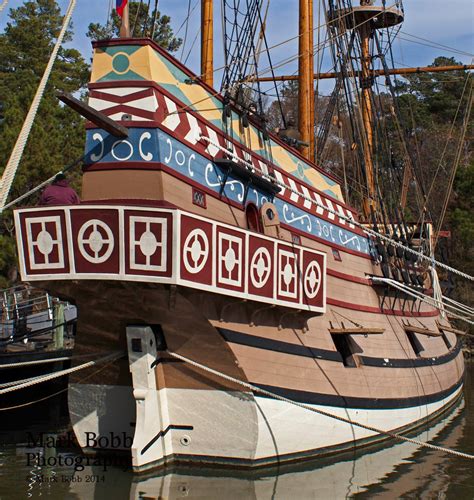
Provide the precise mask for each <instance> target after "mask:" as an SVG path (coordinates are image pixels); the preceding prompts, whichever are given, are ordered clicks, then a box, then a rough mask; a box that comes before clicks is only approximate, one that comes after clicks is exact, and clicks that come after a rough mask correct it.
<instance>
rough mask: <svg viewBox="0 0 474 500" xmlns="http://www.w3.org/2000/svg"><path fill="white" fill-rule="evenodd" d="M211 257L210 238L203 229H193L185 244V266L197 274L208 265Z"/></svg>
mask: <svg viewBox="0 0 474 500" xmlns="http://www.w3.org/2000/svg"><path fill="white" fill-rule="evenodd" d="M208 257H209V240H208V238H207V235H206V233H205V232H204V231H203V230H202V229H194V230H193V231H191V232H190V233H189V234H188V236H187V238H186V240H185V242H184V246H183V263H184V267H185V268H186V270H187V271H188V272H190V273H191V274H196V273H198V272H199V271H201V270H202V268H203V267H204V266H205V265H206V262H207V258H208Z"/></svg>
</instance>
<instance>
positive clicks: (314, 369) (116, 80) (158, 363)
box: [15, 0, 464, 471]
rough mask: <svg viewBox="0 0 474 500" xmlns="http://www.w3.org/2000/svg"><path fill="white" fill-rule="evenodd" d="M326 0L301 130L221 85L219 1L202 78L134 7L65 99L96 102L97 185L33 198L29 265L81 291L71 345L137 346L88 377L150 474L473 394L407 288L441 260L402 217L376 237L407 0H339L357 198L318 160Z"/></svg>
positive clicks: (115, 440)
mask: <svg viewBox="0 0 474 500" xmlns="http://www.w3.org/2000/svg"><path fill="white" fill-rule="evenodd" d="M311 3H312V2H307V1H305V0H301V1H300V35H299V43H300V59H299V61H300V62H299V64H300V71H299V95H300V98H299V99H300V100H299V116H300V119H299V136H298V137H299V138H298V139H297V140H296V142H293V143H292V144H289V143H288V141H285V140H284V138H283V139H282V137H281V136H280V135H277V134H274V133H272V132H271V131H269V130H268V129H267V127H266V126H265V121H264V120H262V119H261V117H260V116H259V115H258V114H257V113H255V112H254V111H253V110H252V109H250V108H246V107H245V106H244V105H243V104H242V103H241V102H239V101H238V99H236V98H235V96H232V95H229V93H227V94H226V93H225V94H224V95H220V93H219V92H218V91H216V90H215V89H214V88H213V87H212V83H213V82H212V76H213V61H212V1H210V0H203V2H202V17H203V22H202V29H203V33H202V41H203V44H202V71H201V72H202V74H201V75H200V76H199V75H195V74H193V73H192V72H191V71H190V70H189V69H187V68H186V67H185V66H183V65H182V64H181V63H180V62H179V61H178V60H177V59H175V58H174V57H173V56H172V55H171V54H169V53H168V52H166V51H165V50H164V49H162V48H161V47H159V46H158V45H157V44H156V43H155V42H153V41H152V40H151V39H148V38H139V39H137V38H130V37H129V31H128V26H127V16H128V14H127V7H126V8H125V11H124V22H123V26H122V28H123V29H122V37H121V38H117V39H110V40H104V41H97V42H94V56H93V62H92V73H91V80H90V84H89V101H88V105H85V104H83V103H80V102H78V101H76V100H74V99H73V98H71V97H68V96H63V100H65V101H66V102H67V103H68V104H69V105H71V106H73V107H75V108H76V109H78V110H79V111H80V112H82V113H83V114H84V116H86V117H87V118H88V119H89V121H88V122H87V125H86V128H87V145H86V151H87V155H86V165H85V167H84V169H83V179H82V193H81V199H82V203H81V204H80V205H74V206H54V207H51V206H49V207H34V208H23V209H19V210H17V211H16V212H15V221H16V231H17V239H18V251H19V261H20V267H21V275H22V279H23V280H25V281H28V282H31V283H34V284H35V286H38V287H41V288H43V289H45V290H47V291H48V292H49V293H51V294H53V295H55V296H58V297H61V298H64V299H66V300H69V301H71V302H73V303H74V304H75V305H76V306H77V308H78V323H77V335H76V341H75V348H74V353H75V354H78V355H84V354H88V353H92V352H93V353H98V352H103V353H104V354H105V353H109V352H111V351H117V350H119V351H120V350H121V351H123V353H124V355H123V357H122V358H121V359H119V360H118V361H115V362H114V363H109V364H108V365H107V366H105V367H104V368H103V369H102V370H101V371H100V372H99V373H97V374H95V375H91V376H87V372H85V373H84V372H79V373H74V374H71V376H70V379H69V395H68V404H69V412H70V418H71V422H72V426H73V428H74V432H75V434H76V437H77V440H78V442H79V444H80V446H81V447H82V448H83V449H84V451H87V452H94V451H95V452H112V453H116V452H117V451H120V450H122V451H124V452H126V453H129V454H130V456H131V460H132V464H133V468H134V470H136V471H143V470H146V469H149V468H151V467H155V466H160V465H165V464H168V463H173V462H178V463H181V462H190V463H192V462H197V463H207V464H214V465H233V466H236V467H239V466H240V467H256V466H262V465H269V464H274V463H282V462H285V461H295V460H302V459H307V458H309V457H315V456H319V455H328V454H332V453H337V452H341V451H344V450H349V449H353V448H354V447H359V446H363V445H364V444H367V443H369V442H372V441H376V440H380V439H383V438H385V436H384V435H383V432H387V431H390V432H403V431H406V430H408V429H411V428H413V427H416V426H419V425H421V424H422V423H424V422H425V421H427V420H429V419H432V418H434V417H435V416H436V415H437V414H439V413H440V412H442V411H444V410H445V409H446V408H447V407H448V406H449V405H451V404H453V403H454V402H455V401H456V400H457V399H458V398H459V397H460V394H461V391H462V385H463V383H462V379H463V372H464V364H463V356H462V352H461V349H460V341H459V340H458V338H457V336H456V330H455V329H454V328H452V326H450V323H449V321H448V319H447V317H446V314H445V313H444V312H443V310H440V308H439V307H435V305H433V304H432V303H430V302H429V301H428V302H427V301H423V300H418V299H417V298H416V297H415V298H413V294H412V293H411V292H410V291H414V292H423V293H425V294H427V295H428V296H429V295H430V294H431V295H432V294H433V290H432V289H433V288H435V284H436V277H435V271H434V270H431V269H428V267H427V266H426V262H425V260H423V259H418V258H416V257H415V258H411V254H410V253H409V252H407V251H404V250H403V249H402V250H401V252H399V251H398V250H399V249H400V247H397V248H395V246H391V245H390V244H389V243H387V241H388V240H387V238H388V239H390V238H392V239H395V238H396V234H397V233H396V229H393V230H390V229H389V230H387V232H386V233H385V235H386V239H380V238H378V237H375V236H373V234H367V231H368V229H371V228H376V229H377V228H379V227H380V222H379V219H378V215H377V214H380V213H381V208H380V200H379V197H378V196H377V194H376V179H375V176H374V175H373V162H374V160H373V149H374V142H375V141H376V137H375V136H374V134H373V133H372V131H373V129H374V122H373V113H372V111H371V84H370V80H371V77H372V76H373V75H372V73H371V71H372V66H371V64H372V62H371V61H372V59H371V57H370V54H369V52H368V51H369V46H370V45H371V43H369V40H372V38H373V34H374V32H376V31H377V30H382V29H386V28H390V27H393V26H395V25H397V24H399V23H400V22H401V21H402V20H403V17H404V14H403V10H401V8H400V5H401V4H400V2H396V6H395V7H390V8H385V6H384V5H374V2H361V5H360V6H359V5H358V6H355V7H350V8H349V7H348V9H349V11H347V12H346V11H344V12H340V11H333V12H332V14H333V15H336V16H339V17H343V18H345V19H350V20H351V21H350V22H349V21H347V22H345V24H344V25H343V26H342V28H341V29H343V30H346V31H347V32H348V33H353V36H354V37H355V38H357V40H358V41H359V44H360V47H361V48H362V52H361V54H362V59H361V66H360V74H359V75H357V78H358V79H360V80H361V81H362V82H363V83H364V84H363V85H362V86H361V87H362V89H361V93H360V106H361V108H360V109H361V110H362V115H363V117H362V118H363V122H364V124H365V135H364V138H363V141H362V142H361V144H362V146H361V148H360V151H361V153H362V155H363V159H364V164H365V167H366V179H365V180H366V184H367V193H368V195H367V197H366V199H365V200H364V202H363V211H362V212H361V213H358V211H357V210H356V209H355V208H353V207H351V206H350V205H348V204H347V203H346V201H345V198H344V195H343V190H342V188H341V183H340V181H339V180H338V179H337V178H336V177H334V176H333V175H332V174H331V173H328V172H327V171H325V170H323V169H322V168H320V167H319V166H318V164H316V163H314V162H313V158H314V149H313V148H314V140H313V135H314V134H313V124H314V99H313V93H314V91H313V73H314V70H313V62H312V60H313V50H312V47H313V43H314V42H313V39H312V36H313V29H312V26H313V24H312V22H313V21H312V5H311ZM383 4H384V3H383ZM374 19H375V20H376V21H374ZM369 21H370V22H369ZM353 76H354V75H353ZM374 214H375V216H374ZM373 216H374V217H375V222H374V220H373V218H372V217H373ZM395 226H396V225H395V224H393V225H392V227H393V228H395ZM416 231H418V232H417V233H416ZM415 233H416V234H417V235H418V238H411V239H410V241H409V244H410V248H411V249H412V250H415V251H418V252H420V253H424V254H425V255H426V256H427V257H428V258H431V257H432V256H431V254H430V250H429V248H427V246H426V245H425V246H423V245H422V243H421V242H422V240H423V241H424V242H425V243H426V242H429V241H430V227H429V225H425V226H424V227H423V228H421V229H420V228H415V229H413V230H412V233H411V234H412V236H413V235H414V234H415ZM398 241H402V238H401V237H399V239H398ZM402 242H403V241H402ZM405 244H406V246H407V245H408V243H407V242H406V241H405ZM384 279H386V280H388V281H386V282H384V281H383V280H384ZM390 280H392V281H396V282H397V283H399V284H400V286H403V287H404V290H406V291H399V290H398V289H396V288H393V287H391V286H390V284H389V281H390ZM441 309H442V308H441ZM173 354H177V355H179V356H182V357H184V358H185V359H186V360H190V361H193V362H195V363H198V364H199V365H202V366H204V367H207V368H209V369H211V370H213V371H206V370H203V369H202V366H197V365H193V364H190V363H189V362H187V361H184V360H183V359H178V358H177V357H176V356H174V355H173ZM220 374H224V375H226V376H228V377H231V379H229V378H228V379H224V378H222V376H220ZM236 381H240V382H243V383H248V384H251V386H252V387H254V388H255V387H257V388H260V389H262V390H265V391H268V393H271V394H276V395H278V396H281V397H283V398H286V399H285V400H283V401H282V400H279V399H277V398H273V397H270V396H268V393H267V394H262V393H259V392H258V391H255V390H252V389H249V388H248V386H243V385H242V384H241V383H238V382H236ZM289 400H291V401H292V402H296V403H304V404H305V405H308V406H311V407H312V408H315V409H323V410H324V411H326V412H328V413H331V414H332V415H334V416H336V417H342V418H343V419H346V420H350V421H353V422H354V423H365V424H367V425H370V426H373V427H374V428H377V429H380V431H381V433H382V434H381V433H378V432H374V431H370V430H368V429H367V428H361V427H359V426H357V425H356V424H354V425H350V424H348V423H347V422H345V421H341V420H335V419H334V418H329V417H327V416H324V415H322V414H320V413H317V412H310V411H307V409H305V408H302V407H299V406H297V405H295V404H292V403H290V402H288V401H289Z"/></svg>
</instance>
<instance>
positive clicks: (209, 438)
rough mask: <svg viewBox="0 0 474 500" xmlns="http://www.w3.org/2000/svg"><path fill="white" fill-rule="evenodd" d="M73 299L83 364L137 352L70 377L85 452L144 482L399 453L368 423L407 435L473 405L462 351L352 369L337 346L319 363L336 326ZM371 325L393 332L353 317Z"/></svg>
mask: <svg viewBox="0 0 474 500" xmlns="http://www.w3.org/2000/svg"><path fill="white" fill-rule="evenodd" d="M70 286H71V285H70V284H68V283H66V282H64V283H63V286H60V287H59V288H61V290H59V289H58V290H56V291H57V292H61V293H62V294H65V295H66V296H67V295H68V292H69V291H70V289H69V288H70ZM73 286H74V289H75V292H76V297H77V298H78V306H79V309H80V311H83V312H84V313H83V314H80V316H79V317H80V320H79V324H78V332H79V334H78V339H77V343H76V348H75V349H76V353H78V354H84V353H87V352H91V351H92V350H95V351H96V352H97V349H98V348H99V351H102V352H103V353H104V354H108V353H110V352H111V351H116V350H117V348H122V349H123V352H124V357H123V358H122V359H120V360H119V361H116V362H114V363H112V364H110V365H109V366H105V367H102V368H100V367H99V369H100V371H99V372H98V373H96V374H95V375H94V374H92V375H91V374H90V373H87V372H86V373H85V374H77V375H76V374H73V375H72V376H71V379H70V382H69V394H68V398H69V411H70V415H71V421H72V424H73V428H74V431H75V433H76V436H77V439H78V442H79V443H80V445H81V447H82V448H83V449H84V451H86V452H93V453H95V452H100V453H102V452H106V453H116V452H126V453H127V454H131V458H132V464H133V468H134V470H135V471H137V472H140V471H144V470H148V469H150V468H154V467H160V466H164V465H166V464H169V463H188V462H189V463H207V464H209V465H216V466H222V465H223V466H225V465H232V466H235V467H244V468H252V467H261V466H268V465H272V464H275V463H282V462H286V461H288V462H292V461H299V460H305V459H309V458H313V457H318V456H325V455H330V454H335V453H343V452H346V451H347V450H351V449H354V448H359V447H363V446H366V445H368V444H370V443H372V442H374V441H379V440H382V439H387V436H385V435H384V434H383V433H382V434H380V433H375V432H371V431H368V430H365V429H362V428H360V427H358V426H357V423H361V424H364V425H369V426H372V427H374V428H376V429H379V430H380V431H382V432H406V431H408V430H409V429H412V428H414V427H417V426H420V425H422V424H423V423H425V422H426V421H429V420H431V419H434V418H435V417H436V416H437V415H438V414H439V413H441V412H443V411H444V410H445V409H446V408H447V407H449V406H450V405H451V404H453V403H454V402H455V401H456V400H457V399H458V398H459V396H460V394H461V392H462V375H463V358H462V352H461V350H460V344H459V343H455V341H454V345H453V348H452V349H451V350H449V351H448V352H447V353H445V354H443V355H441V356H438V357H431V358H424V359H423V358H422V359H420V358H418V359H417V360H414V359H412V360H410V359H408V358H405V360H402V359H401V358H400V359H398V360H397V359H395V358H391V359H390V362H387V361H388V359H387V358H385V359H384V358H381V357H379V358H378V357H376V356H372V357H371V358H370V359H369V357H366V358H364V357H362V359H363V363H360V364H359V366H357V367H349V366H345V365H344V364H343V363H342V362H341V360H340V359H338V356H337V355H338V352H337V351H336V349H333V350H332V354H331V351H330V350H329V349H327V345H326V344H325V342H323V341H320V343H319V349H318V345H317V342H315V341H314V340H315V337H317V334H318V333H317V332H318V331H319V330H320V326H319V325H321V324H323V323H322V322H323V321H325V319H324V318H325V316H326V315H324V316H319V317H315V318H312V319H310V320H308V321H307V322H306V325H307V331H306V332H305V333H304V334H303V333H302V332H301V325H300V326H299V328H300V329H299V330H298V323H297V321H296V320H295V321H294V323H293V326H294V328H291V326H292V325H291V320H288V319H286V321H287V323H286V324H285V327H283V328H279V325H278V324H277V323H278V321H277V318H276V317H273V316H271V315H270V316H267V317H265V316H263V317H262V316H261V315H260V316H259V318H260V322H258V321H256V322H255V323H254V325H253V326H249V325H248V323H247V324H246V322H243V321H242V320H243V319H244V318H248V317H249V315H251V314H252V310H253V312H255V309H258V307H257V306H258V305H256V306H254V308H253V309H252V304H248V303H247V304H242V303H241V302H235V303H233V304H231V306H230V307H228V309H227V310H226V311H224V313H223V314H222V307H223V304H228V299H226V298H225V297H215V296H214V295H213V294H210V293H206V292H201V293H197V292H192V293H189V291H185V290H184V291H183V293H179V292H176V293H173V292H172V291H171V290H170V289H169V287H164V286H152V287H146V288H144V287H142V286H140V285H139V284H133V285H130V284H123V283H113V284H111V283H102V284H101V285H100V286H99V287H98V285H97V284H92V282H83V283H82V287H78V283H75V284H74V285H73ZM97 287H98V288H97ZM92 288H94V290H92ZM78 289H82V293H78ZM97 297H99V298H100V297H103V298H104V299H103V303H101V301H100V299H97ZM106 297H114V298H115V301H114V302H113V303H112V302H111V301H110V300H108V299H106ZM145 297H146V300H145ZM137 298H140V300H137ZM137 304H142V307H137ZM333 309H335V308H333ZM338 310H339V311H342V309H338ZM211 311H214V314H212V313H211ZM218 312H220V314H218ZM344 312H345V313H347V314H350V312H349V311H344ZM369 315H370V316H372V321H376V320H378V321H386V322H387V324H390V321H393V318H390V316H384V315H380V316H379V317H376V315H374V314H373V313H362V312H360V313H359V315H357V314H356V315H354V313H352V317H353V318H355V317H357V319H358V320H361V318H362V320H365V321H366V322H367V316H369ZM218 316H223V317H218ZM236 318H241V322H240V323H239V322H237V321H236ZM272 318H273V324H272ZM278 319H279V318H278ZM430 320H431V321H433V322H434V321H435V320H436V318H430ZM247 321H248V319H247ZM288 321H290V324H288ZM423 321H424V322H426V319H425V318H423ZM157 324H159V325H161V328H162V332H163V335H164V339H165V341H166V350H160V349H158V350H157V347H160V345H159V342H158V341H157V336H156V332H154V331H153V330H152V328H150V327H149V326H147V325H157ZM126 325H129V326H128V327H127V326H126ZM130 325H132V326H130ZM237 330H239V331H237ZM390 333H391V335H394V336H397V333H396V332H394V331H392V332H390ZM398 335H399V336H400V333H398ZM132 338H135V339H137V338H139V339H140V341H141V345H142V349H143V351H142V352H140V354H139V356H138V357H136V358H133V356H134V354H133V352H132V351H133V350H132V348H131V344H130V342H131V339H132ZM282 339H284V340H285V342H284V341H283V340H282ZM433 340H434V339H433ZM435 342H436V341H435ZM405 343H406V344H408V343H407V342H405ZM305 344H312V347H311V350H308V352H305V351H304V350H301V349H300V348H301V347H303V349H305V348H306V347H305ZM403 348H404V349H406V348H407V345H403ZM384 351H385V352H386V349H384V350H383V351H381V355H383V352H384ZM169 352H176V353H179V354H181V355H183V356H185V357H186V358H188V359H190V360H193V361H195V362H197V363H199V364H201V365H203V366H206V367H209V368H211V369H213V370H216V371H217V372H219V373H221V374H224V375H228V376H230V377H232V378H233V379H236V380H239V381H242V382H244V383H251V384H252V385H254V386H256V387H259V388H262V389H265V390H267V391H270V392H273V393H275V394H277V395H279V396H282V397H284V398H287V399H288V400H291V401H294V402H295V403H303V404H304V405H305V406H307V407H309V408H312V409H314V410H315V411H310V410H309V409H308V408H301V407H299V406H297V405H296V404H292V403H289V402H286V401H280V400H277V399H275V398H272V397H269V396H267V395H266V396H263V395H262V394H259V393H258V392H257V391H249V390H248V389H247V388H245V387H242V386H240V385H239V384H236V383H235V382H233V381H232V382H229V381H228V380H224V379H222V378H220V377H219V376H216V375H215V374H213V373H209V372H207V371H205V370H203V369H202V368H197V367H195V366H192V365H189V364H187V363H185V362H181V361H179V360H176V359H173V357H172V356H170V355H169ZM310 353H312V355H311V354H310ZM377 365H378V366H377ZM84 379H85V380H84ZM319 411H322V412H325V413H327V414H331V415H334V416H335V417H342V418H344V419H349V420H351V421H352V422H354V424H353V425H349V424H347V423H346V422H343V421H338V420H336V419H335V418H331V417H328V416H325V415H322V414H320V413H318V412H319Z"/></svg>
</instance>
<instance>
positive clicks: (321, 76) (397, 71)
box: [247, 64, 474, 82]
mask: <svg viewBox="0 0 474 500" xmlns="http://www.w3.org/2000/svg"><path fill="white" fill-rule="evenodd" d="M472 69H474V64H464V65H459V66H433V67H431V66H420V67H418V68H393V69H389V70H388V74H389V75H411V74H417V73H440V72H444V71H469V70H472ZM347 76H349V77H352V76H356V77H360V76H361V73H360V71H356V72H355V73H348V75H347ZM370 76H373V77H376V76H385V71H384V70H383V69H377V70H372V71H371V72H370ZM341 77H342V74H341V73H315V74H314V79H315V80H329V79H331V78H341ZM290 80H298V76H297V75H282V76H275V78H272V77H270V76H264V77H261V78H252V79H248V80H247V81H252V82H273V81H275V82H286V81H290Z"/></svg>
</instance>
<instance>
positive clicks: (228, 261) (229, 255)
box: [224, 247, 237, 274]
mask: <svg viewBox="0 0 474 500" xmlns="http://www.w3.org/2000/svg"><path fill="white" fill-rule="evenodd" d="M236 262H237V259H236V258H235V252H234V249H233V248H232V247H229V248H228V249H227V252H226V253H225V256H224V263H225V268H226V269H227V272H228V273H229V274H230V273H231V272H232V270H233V269H234V267H235V264H236Z"/></svg>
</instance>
